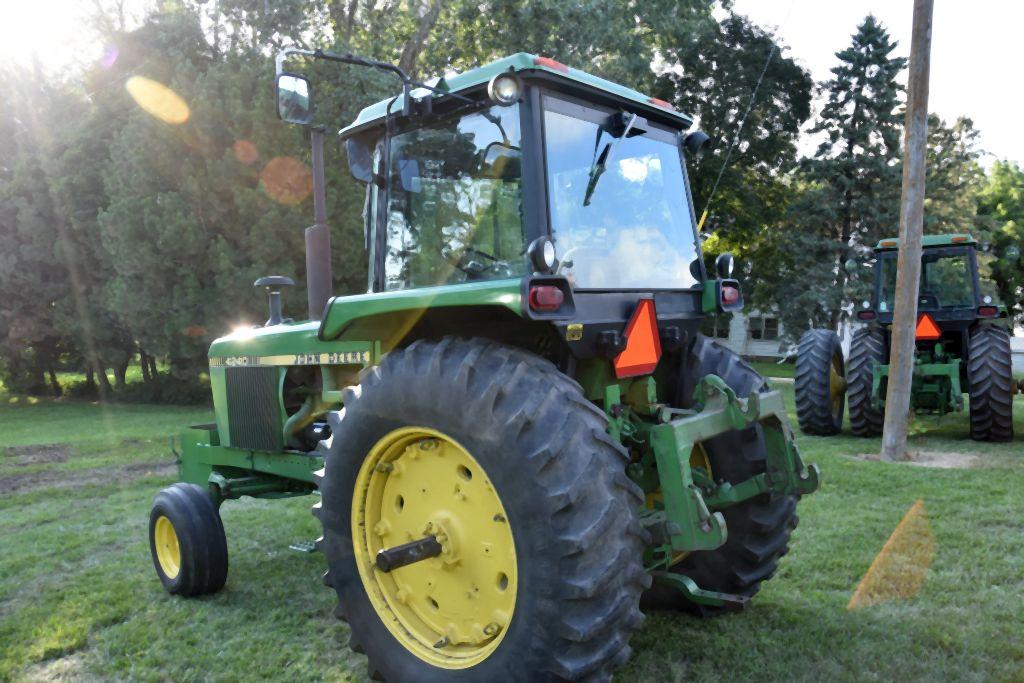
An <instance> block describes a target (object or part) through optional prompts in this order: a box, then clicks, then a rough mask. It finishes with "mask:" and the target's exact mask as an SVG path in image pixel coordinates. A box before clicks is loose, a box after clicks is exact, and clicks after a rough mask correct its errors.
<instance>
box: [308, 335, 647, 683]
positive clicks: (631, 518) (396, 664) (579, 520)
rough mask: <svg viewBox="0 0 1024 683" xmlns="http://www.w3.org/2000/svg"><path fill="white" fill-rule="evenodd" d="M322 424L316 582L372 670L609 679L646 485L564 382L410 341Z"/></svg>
mask: <svg viewBox="0 0 1024 683" xmlns="http://www.w3.org/2000/svg"><path fill="white" fill-rule="evenodd" d="M330 420H331V424H332V434H333V435H332V437H331V438H330V439H329V440H328V441H325V442H323V444H322V448H323V449H324V450H325V451H326V452H325V466H324V469H323V470H321V471H320V472H319V473H318V476H319V478H320V492H321V502H320V503H319V504H318V505H317V506H315V507H314V514H315V515H316V516H317V517H319V519H320V521H321V522H322V525H323V537H322V539H321V540H320V541H319V547H320V549H321V551H322V552H323V554H324V556H325V557H326V560H327V573H326V574H325V575H324V583H325V584H327V585H328V586H331V587H332V588H333V589H334V590H335V592H336V593H337V597H338V601H339V606H338V608H337V610H336V614H337V616H339V617H340V618H342V619H345V620H346V621H348V623H349V627H350V629H351V640H350V643H349V644H350V646H351V647H352V649H353V650H355V651H356V652H364V653H365V654H366V656H367V659H368V666H369V671H370V675H371V676H372V677H374V678H377V679H383V680H388V681H452V680H455V681H470V680H472V681H486V680H492V681H536V680H578V679H582V678H586V679H588V680H591V679H593V680H607V679H609V678H610V676H611V671H612V669H613V668H614V667H615V666H617V665H619V664H621V663H623V662H625V661H626V660H627V659H628V658H629V655H630V648H629V644H628V643H629V639H630V636H631V635H632V633H633V632H634V631H635V630H636V629H637V628H638V627H639V625H640V624H641V623H642V620H643V615H642V614H641V612H640V611H639V600H640V594H641V592H642V591H643V589H644V588H645V587H646V586H648V585H649V583H650V579H649V577H648V575H647V574H646V573H645V572H644V569H643V565H642V558H643V552H644V547H645V540H646V534H645V533H644V532H643V530H642V527H641V526H640V523H639V521H638V517H637V512H636V511H637V509H638V508H639V507H640V505H641V504H642V496H641V492H640V489H639V487H637V486H636V485H635V484H634V483H633V482H632V481H631V480H630V479H629V478H628V477H627V476H626V474H625V466H626V464H627V460H628V456H627V453H626V452H625V450H624V449H623V448H622V447H621V446H620V445H619V444H618V443H616V442H615V441H613V440H612V439H611V438H610V437H609V436H608V435H607V433H606V431H605V430H606V425H607V420H606V417H605V416H604V414H603V413H602V412H601V411H600V410H599V409H597V408H596V407H595V406H594V405H593V404H591V403H590V402H588V401H587V400H586V399H585V397H584V396H583V393H582V390H581V389H580V387H579V385H578V384H576V383H575V382H574V381H573V380H571V379H569V378H568V377H566V376H565V375H563V374H562V373H560V372H559V371H558V370H557V369H556V368H555V367H554V365H552V364H551V363H549V362H547V361H545V360H543V359H541V358H538V357H536V356H534V355H532V354H530V353H527V352H524V351H522V350H519V349H515V348H511V347H508V346H504V345H501V344H497V343H494V342H490V341H484V340H477V339H470V340H465V339H454V338H445V339H443V340H441V341H439V342H431V341H417V342H415V343H413V344H412V345H410V346H409V347H407V348H404V349H396V350H394V351H392V352H391V353H389V354H388V355H387V356H386V357H385V358H384V360H383V361H382V362H381V364H380V365H379V366H377V367H375V368H371V369H368V370H367V371H365V372H364V373H363V375H362V376H361V379H360V384H359V386H357V387H350V388H348V389H346V391H345V394H344V409H343V410H341V411H339V412H337V413H334V414H333V415H332V416H331V418H330ZM382 550H384V551H386V552H385V553H383V555H386V556H387V558H390V559H389V560H388V561H386V562H382V561H381V557H382V555H380V554H379V553H381V551H382ZM410 558H413V559H412V561H411V563H407V562H410Z"/></svg>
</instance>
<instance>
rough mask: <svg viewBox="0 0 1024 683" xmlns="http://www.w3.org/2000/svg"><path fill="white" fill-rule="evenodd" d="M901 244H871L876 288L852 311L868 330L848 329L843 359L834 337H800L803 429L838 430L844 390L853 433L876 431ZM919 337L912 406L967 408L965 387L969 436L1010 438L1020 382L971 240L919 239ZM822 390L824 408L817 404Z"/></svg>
mask: <svg viewBox="0 0 1024 683" xmlns="http://www.w3.org/2000/svg"><path fill="white" fill-rule="evenodd" d="M898 248H899V240H898V239H896V238H887V239H883V240H881V241H880V242H879V243H878V244H877V245H876V246H875V286H874V293H873V295H872V298H871V299H870V300H867V301H864V302H863V304H862V306H861V308H860V310H858V311H857V320H859V321H861V322H863V323H866V324H867V326H866V327H864V328H862V329H858V330H856V331H855V332H854V335H853V338H852V340H851V343H850V357H849V358H848V359H847V360H846V361H845V363H844V362H843V359H842V353H841V351H839V350H838V338H835V339H833V337H834V336H835V335H834V334H830V333H829V332H827V331H824V330H811V331H810V332H808V333H807V334H806V335H805V336H804V338H803V339H802V340H801V342H800V352H799V354H798V360H797V368H798V369H797V382H796V394H797V404H798V410H797V413H798V416H799V417H800V424H801V427H802V428H803V429H804V431H806V432H808V433H812V434H829V433H835V432H837V431H838V430H839V425H840V424H841V421H842V395H843V394H844V393H845V394H846V395H848V397H849V402H850V424H851V426H852V428H853V432H854V433H855V434H859V435H863V436H872V435H877V434H880V433H881V430H882V422H883V417H884V412H885V395H886V391H887V388H888V378H889V365H888V363H889V347H890V343H891V336H892V335H891V328H892V321H893V304H894V302H895V298H896V262H897V256H898ZM915 339H916V351H915V357H914V380H913V382H914V383H913V387H912V393H911V406H912V407H913V408H914V409H915V410H917V411H919V412H928V413H937V414H939V415H941V414H944V413H946V412H949V411H959V410H963V409H964V401H963V394H964V393H967V394H969V396H970V411H971V436H972V437H973V438H975V439H983V440H995V441H1002V440H1007V439H1010V438H1012V435H1013V423H1012V416H1011V413H1010V410H1011V406H1012V403H1013V392H1014V390H1015V387H1016V384H1015V383H1014V381H1013V376H1012V371H1011V351H1010V335H1009V330H1008V318H1007V312H1006V308H1005V307H1004V306H1001V305H997V304H996V303H994V301H993V299H992V297H991V296H989V295H987V294H984V293H983V292H982V288H981V280H980V278H979V274H978V261H977V243H976V242H975V240H974V238H973V237H971V236H970V235H968V234H951V235H927V236H925V237H924V238H923V240H922V253H921V278H920V281H919V286H918V301H917V327H916V330H915ZM826 384H827V385H828V390H827V392H826V390H825V386H826ZM825 393H827V394H828V396H827V398H828V400H827V401H825V403H824V407H822V406H821V405H818V406H817V407H816V405H815V404H816V402H817V401H818V400H820V399H821V398H822V396H823V395H824V394H825Z"/></svg>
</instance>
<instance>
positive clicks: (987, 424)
mask: <svg viewBox="0 0 1024 683" xmlns="http://www.w3.org/2000/svg"><path fill="white" fill-rule="evenodd" d="M967 381H968V384H969V385H970V386H969V388H968V391H969V393H970V400H971V406H970V410H971V438H972V439H975V440H977V441H1009V440H1011V439H1012V438H1013V367H1012V355H1011V350H1010V334H1009V332H1007V331H1006V329H1004V328H1002V327H995V326H992V325H982V326H979V327H977V328H975V329H974V331H973V332H971V340H970V346H969V348H968V351H967Z"/></svg>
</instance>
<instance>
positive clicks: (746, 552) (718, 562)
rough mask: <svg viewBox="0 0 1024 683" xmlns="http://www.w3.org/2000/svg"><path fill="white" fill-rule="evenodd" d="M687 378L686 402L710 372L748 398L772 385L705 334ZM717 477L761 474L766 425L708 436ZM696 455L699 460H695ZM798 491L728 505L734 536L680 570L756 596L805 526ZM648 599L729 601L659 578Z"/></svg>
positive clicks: (664, 603)
mask: <svg viewBox="0 0 1024 683" xmlns="http://www.w3.org/2000/svg"><path fill="white" fill-rule="evenodd" d="M683 363H684V366H683V367H684V370H683V377H682V380H683V381H682V383H681V387H682V388H681V397H680V400H679V403H681V404H683V405H682V407H689V405H688V403H687V402H688V399H689V397H690V396H692V393H693V390H692V387H694V386H695V385H696V383H697V382H698V381H699V380H700V378H701V377H703V376H704V375H707V374H715V375H718V376H719V377H721V378H722V379H723V380H725V383H726V384H728V385H729V386H730V387H731V388H732V389H733V391H735V392H736V394H737V396H739V397H741V398H745V397H747V396H749V395H750V394H752V393H754V392H760V391H764V390H765V389H766V388H767V386H766V384H765V381H764V378H763V377H761V375H759V374H758V373H757V371H756V370H754V369H753V368H752V367H750V366H749V365H747V363H745V362H744V361H743V360H742V359H741V358H740V357H739V356H737V355H736V354H734V353H733V352H732V351H730V350H729V349H727V348H725V347H723V346H720V345H719V344H717V343H716V342H713V341H710V340H708V339H706V338H705V337H704V336H703V335H700V336H698V337H697V339H696V340H695V342H694V343H693V345H692V346H691V348H690V350H689V352H688V353H687V355H686V357H685V358H684V359H683ZM701 447H702V448H703V451H704V454H706V456H707V462H708V465H709V466H710V469H711V472H710V475H711V476H712V477H713V478H714V479H715V480H716V481H728V482H730V483H733V484H737V483H739V482H742V481H746V480H747V479H749V478H750V477H752V476H754V475H756V474H761V473H763V472H764V471H765V469H766V465H767V457H768V451H767V447H766V445H765V438H764V432H763V431H762V429H761V426H760V425H754V426H751V427H748V428H746V429H743V430H739V431H733V432H728V433H726V434H722V435H720V436H717V437H715V438H713V439H709V440H707V441H704V442H702V444H701ZM691 462H692V460H691ZM796 505H797V497H796V496H783V495H778V494H763V495H760V496H757V497H755V498H751V499H749V500H746V501H744V502H742V503H739V504H738V505H733V506H731V507H727V508H725V509H724V510H722V514H723V515H724V516H725V522H726V528H727V530H728V540H727V541H726V542H725V544H724V545H722V546H721V547H719V548H716V549H714V550H707V551H699V552H691V553H689V554H687V555H686V556H684V557H682V558H681V559H680V560H679V561H677V562H676V563H675V564H674V565H673V566H672V570H673V571H675V572H678V573H681V574H685V575H687V576H689V577H690V578H691V579H693V580H694V581H696V582H697V585H699V586H700V587H701V588H706V589H710V590H713V591H718V592H721V593H730V594H733V595H742V596H746V597H753V596H754V594H756V593H757V592H758V591H759V590H760V588H761V584H762V583H763V582H764V581H767V580H768V579H769V578H771V577H772V575H773V574H774V573H775V571H776V569H777V568H778V565H779V560H780V559H781V558H782V557H783V556H784V555H785V554H786V553H787V552H788V551H789V538H790V535H791V534H792V532H793V530H794V529H795V528H796V526H797V522H798V518H797V515H796ZM644 606H645V607H651V608H674V609H686V610H690V611H694V612H696V613H698V614H700V615H701V616H716V615H718V614H721V613H723V612H725V611H726V608H721V607H707V606H703V605H696V604H693V603H690V602H689V601H687V600H685V599H684V598H683V597H682V595H681V594H680V593H679V592H678V591H677V590H675V589H672V588H670V587H667V586H662V585H655V586H654V587H653V588H652V589H650V590H649V591H647V593H645V595H644Z"/></svg>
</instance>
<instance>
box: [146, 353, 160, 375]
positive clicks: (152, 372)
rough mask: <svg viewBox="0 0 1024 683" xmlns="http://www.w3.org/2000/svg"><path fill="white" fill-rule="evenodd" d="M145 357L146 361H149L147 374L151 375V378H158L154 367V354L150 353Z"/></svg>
mask: <svg viewBox="0 0 1024 683" xmlns="http://www.w3.org/2000/svg"><path fill="white" fill-rule="evenodd" d="M146 359H147V362H148V363H149V376H150V377H152V378H153V379H158V374H157V369H156V356H154V355H151V354H147V355H146Z"/></svg>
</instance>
